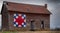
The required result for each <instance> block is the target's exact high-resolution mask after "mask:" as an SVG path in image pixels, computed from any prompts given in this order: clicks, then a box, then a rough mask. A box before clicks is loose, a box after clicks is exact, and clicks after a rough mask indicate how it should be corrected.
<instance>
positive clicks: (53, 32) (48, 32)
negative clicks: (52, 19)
mask: <svg viewBox="0 0 60 33" xmlns="http://www.w3.org/2000/svg"><path fill="white" fill-rule="evenodd" d="M0 33H60V31H2V32H0Z"/></svg>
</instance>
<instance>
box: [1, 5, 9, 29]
mask: <svg viewBox="0 0 60 33" xmlns="http://www.w3.org/2000/svg"><path fill="white" fill-rule="evenodd" d="M1 13H2V30H8V29H9V28H8V27H9V25H8V12H7V8H6V6H5V5H4V4H3V6H2V12H1Z"/></svg>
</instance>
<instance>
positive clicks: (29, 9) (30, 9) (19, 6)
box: [6, 2, 51, 14]
mask: <svg viewBox="0 0 60 33" xmlns="http://www.w3.org/2000/svg"><path fill="white" fill-rule="evenodd" d="M6 3H7V4H6V7H7V9H8V10H10V11H16V12H26V13H38V14H51V12H49V10H48V9H47V8H45V6H41V5H32V4H23V3H14V2H6Z"/></svg>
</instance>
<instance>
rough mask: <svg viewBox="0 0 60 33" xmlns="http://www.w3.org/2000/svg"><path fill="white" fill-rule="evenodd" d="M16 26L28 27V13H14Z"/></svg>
mask: <svg viewBox="0 0 60 33" xmlns="http://www.w3.org/2000/svg"><path fill="white" fill-rule="evenodd" d="M13 23H14V26H15V27H26V15H25V14H18V13H16V14H14V22H13Z"/></svg>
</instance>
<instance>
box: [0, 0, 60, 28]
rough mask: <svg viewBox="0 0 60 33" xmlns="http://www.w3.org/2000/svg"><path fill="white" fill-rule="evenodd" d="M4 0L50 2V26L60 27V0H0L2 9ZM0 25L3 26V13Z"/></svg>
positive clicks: (29, 2) (32, 2)
mask: <svg viewBox="0 0 60 33" xmlns="http://www.w3.org/2000/svg"><path fill="white" fill-rule="evenodd" d="M3 1H10V2H16V3H26V4H35V5H45V4H48V5H47V6H48V7H47V9H48V10H49V11H50V12H51V13H52V14H51V15H50V28H51V29H53V28H57V27H58V28H60V0H0V11H1V8H2V4H3ZM0 26H1V15H0Z"/></svg>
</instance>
